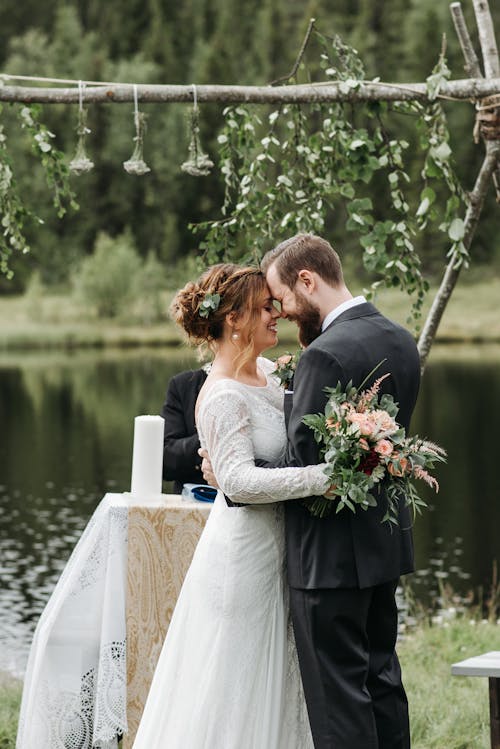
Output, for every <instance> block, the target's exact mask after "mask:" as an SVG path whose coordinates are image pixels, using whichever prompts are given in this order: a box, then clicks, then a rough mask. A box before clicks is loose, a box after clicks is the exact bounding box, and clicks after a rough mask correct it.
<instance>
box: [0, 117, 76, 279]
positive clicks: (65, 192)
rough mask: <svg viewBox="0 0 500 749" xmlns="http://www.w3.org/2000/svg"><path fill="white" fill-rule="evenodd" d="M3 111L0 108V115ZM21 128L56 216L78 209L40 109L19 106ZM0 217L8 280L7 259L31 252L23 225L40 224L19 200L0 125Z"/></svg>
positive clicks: (0, 256)
mask: <svg viewBox="0 0 500 749" xmlns="http://www.w3.org/2000/svg"><path fill="white" fill-rule="evenodd" d="M1 111H2V108H1V106H0V113H1ZM18 111H19V117H20V120H21V127H22V128H23V129H24V130H26V131H27V132H28V133H29V135H30V137H31V140H32V149H33V151H34V153H35V154H36V156H37V157H38V158H39V160H40V163H41V164H42V167H43V169H44V171H45V177H46V180H47V184H48V185H49V187H50V188H51V190H52V192H53V203H54V206H55V208H56V210H57V215H58V216H59V217H62V216H63V215H64V214H65V213H66V210H67V205H68V204H69V206H70V207H71V208H73V209H77V208H78V204H77V203H76V201H75V195H74V193H73V191H72V190H71V188H70V186H69V170H68V167H67V165H66V162H65V156H64V154H63V153H62V152H61V151H59V150H57V149H56V148H54V146H53V144H52V142H51V141H52V140H53V138H54V137H55V136H54V134H53V133H51V132H50V130H49V129H48V128H47V127H46V125H44V124H43V123H42V122H40V119H39V117H40V112H41V108H40V107H39V106H36V105H33V106H30V107H27V106H22V107H20V108H19V109H18ZM0 215H1V226H2V232H1V234H0V272H1V273H3V274H4V275H6V277H7V278H12V275H13V272H12V269H11V267H10V259H11V256H12V253H13V252H14V251H16V252H21V253H23V254H25V253H27V252H29V251H30V247H29V245H28V243H27V240H26V237H25V235H24V230H23V229H24V224H25V222H26V221H27V220H30V221H35V222H38V223H43V221H42V219H40V218H38V216H36V215H35V214H34V213H33V212H32V211H31V210H30V209H29V208H27V207H26V205H25V204H24V202H23V201H22V199H21V197H20V195H19V192H18V189H17V184H16V180H15V176H14V173H13V169H12V163H11V160H10V157H9V154H8V151H7V136H6V134H5V129H4V127H3V125H2V124H1V123H0Z"/></svg>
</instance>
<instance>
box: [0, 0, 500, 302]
mask: <svg viewBox="0 0 500 749" xmlns="http://www.w3.org/2000/svg"><path fill="white" fill-rule="evenodd" d="M463 6H464V8H463V9H464V14H465V16H466V19H467V21H468V25H469V28H470V29H471V30H473V31H474V32H475V21H474V17H473V11H472V4H471V3H464V4H463ZM491 12H492V15H493V21H494V24H495V27H496V28H497V29H498V28H500V7H499V6H498V4H496V3H493V4H492V7H491ZM311 17H314V18H316V22H317V23H316V25H317V28H318V30H319V31H321V32H322V33H323V34H326V35H333V34H339V35H340V36H341V37H342V38H343V39H344V41H346V42H348V43H349V44H351V45H353V46H354V47H355V48H356V49H357V50H358V51H359V54H360V57H361V59H362V60H363V62H364V64H365V68H366V77H367V79H371V78H374V77H375V76H378V77H379V78H380V79H381V80H383V81H391V82H409V81H424V80H425V78H426V77H427V76H428V75H429V74H430V73H431V71H432V68H433V66H434V65H435V63H436V61H437V59H438V56H439V52H440V50H441V43H442V34H443V32H444V33H445V34H446V36H447V52H446V54H447V59H448V65H449V67H450V68H451V70H452V77H453V78H463V77H466V75H465V73H464V70H463V57H462V53H461V51H460V48H459V46H458V41H457V39H456V35H455V32H454V30H453V26H452V21H451V16H450V12H449V4H448V2H446V1H445V0H441V2H436V0H410V1H409V0H335V2H331V0H330V1H327V0H311V1H310V2H303V0H300V1H299V0H183V2H181V3H173V2H161V0H140V2H139V0H127V2H123V0H120V1H119V0H107V2H105V3H102V2H96V0H88V1H86V2H77V1H75V0H73V1H71V0H70V1H69V2H68V1H65V2H62V0H46V2H45V3H43V4H40V3H39V2H37V1H35V0H23V2H19V1H17V2H16V1H15V0H3V2H2V4H1V7H0V71H3V72H6V73H9V74H11V75H14V74H18V75H21V74H24V75H36V76H47V77H55V78H72V79H77V80H78V79H83V80H95V81H99V80H103V81H116V82H127V83H134V82H135V83H177V84H192V83H196V84H204V83H218V84H230V83H233V84H248V85H265V84H267V83H269V82H271V81H273V80H275V79H277V78H279V77H281V76H283V75H286V74H287V73H288V72H289V71H290V69H291V67H292V65H293V63H294V61H295V59H296V57H297V53H298V50H299V49H300V46H301V43H302V40H303V37H304V33H305V30H306V28H307V25H308V22H309V19H310V18H311ZM476 48H477V49H479V45H478V44H477V41H476ZM320 51H321V50H320V49H319V47H318V46H317V45H315V42H314V39H313V40H312V41H311V43H310V45H309V46H308V49H307V53H306V57H305V61H306V66H307V69H304V70H302V71H299V74H298V78H299V81H303V82H305V81H307V80H322V79H324V75H323V74H322V71H321V70H320ZM15 106H18V107H19V106H20V105H13V106H12V105H4V106H3V111H2V114H1V117H2V122H3V123H4V127H5V132H6V134H7V135H8V141H9V153H10V154H11V157H12V161H13V165H14V170H15V176H16V179H17V181H18V185H19V191H20V194H21V195H23V199H24V200H25V202H26V203H27V204H28V206H29V207H30V208H31V209H32V210H33V211H34V212H35V213H36V214H37V215H38V216H40V217H41V218H42V219H43V221H44V223H43V224H37V223H35V222H32V223H31V224H29V223H27V224H26V225H25V227H24V229H25V232H26V236H27V239H28V243H29V244H30V246H31V252H30V253H29V254H28V255H23V256H17V257H15V256H13V257H12V262H11V266H12V269H13V270H14V277H13V279H12V280H7V279H6V278H4V277H0V294H3V295H6V294H11V293H19V292H22V291H23V290H25V288H26V286H27V285H28V284H29V279H30V276H31V275H32V273H33V271H35V270H36V271H38V274H37V275H38V277H39V278H41V280H42V282H43V284H44V285H46V286H48V287H52V288H54V289H57V288H64V287H67V286H68V284H69V282H70V281H71V279H72V277H74V274H75V272H77V269H78V268H79V266H80V263H81V261H82V260H83V259H84V258H85V257H86V256H88V255H89V254H91V253H92V252H93V251H94V250H95V247H96V242H97V244H99V242H100V243H101V245H102V244H103V242H104V243H105V244H106V243H108V244H107V246H108V247H109V243H110V242H111V243H112V240H113V238H114V239H115V240H116V241H118V242H122V243H123V242H124V241H125V242H126V243H127V244H128V245H132V246H133V247H134V248H135V249H136V250H137V252H138V254H139V255H140V256H141V257H142V258H146V257H149V258H150V259H154V260H157V261H158V262H159V263H160V265H161V267H162V268H163V271H164V272H165V277H164V280H165V283H166V284H168V285H172V288H173V287H175V285H176V284H177V283H178V282H179V280H181V279H182V280H183V276H185V275H186V273H187V272H188V269H189V268H192V267H193V263H192V258H193V257H194V256H196V255H197V254H198V253H197V246H198V243H199V241H200V238H199V237H198V236H195V235H193V233H192V232H191V231H190V229H189V228H188V225H189V224H190V223H192V222H194V223H197V222H200V221H206V220H210V219H217V218H219V217H220V206H221V204H222V201H223V190H224V184H223V179H222V175H221V174H220V172H219V170H218V168H217V135H218V133H219V131H220V128H221V127H222V124H223V117H222V110H223V108H224V107H223V105H218V104H202V105H201V107H200V119H201V121H200V126H201V140H202V143H203V147H204V149H205V150H206V151H208V153H209V154H210V156H211V158H212V160H213V161H214V162H215V163H216V168H215V169H213V170H212V172H211V174H210V175H208V176H203V177H198V178H196V177H192V176H190V175H188V174H185V173H184V172H182V171H181V169H180V164H181V163H182V162H183V161H184V160H185V159H186V158H187V153H188V144H189V129H188V117H189V114H190V110H191V107H190V105H185V104H155V105H141V110H142V111H144V112H146V113H147V117H148V119H147V125H148V127H147V132H146V136H145V144H144V157H145V160H146V162H147V163H148V165H150V166H151V172H150V173H149V174H147V175H145V176H142V177H137V176H133V175H128V174H126V173H125V171H124V169H123V162H124V161H125V160H126V159H127V158H129V156H130V153H131V151H132V149H133V142H132V138H133V135H134V129H133V109H132V107H131V105H130V104H112V105H97V104H94V105H88V122H87V124H88V127H89V128H90V130H91V133H90V134H89V136H88V137H87V150H88V155H89V157H90V158H91V159H92V161H93V162H94V164H95V168H94V169H93V170H92V171H91V172H89V173H88V174H85V175H82V176H78V177H77V176H72V178H71V180H72V185H73V188H74V190H75V192H76V197H77V201H78V203H79V205H80V210H78V211H73V210H70V211H69V212H68V213H67V214H66V215H65V216H64V217H63V218H58V217H57V215H56V212H55V210H54V208H53V206H52V202H51V195H50V192H49V190H48V188H47V186H46V182H45V176H44V174H43V171H42V169H41V167H40V165H39V163H38V161H37V159H36V157H35V156H34V154H33V153H32V151H31V144H30V142H29V138H28V136H27V134H26V133H25V132H24V131H23V130H22V129H21V127H20V124H19V118H18V116H17V114H16V113H15V111H14V109H15ZM259 106H261V105H259ZM305 106H307V105H305ZM346 106H350V105H346ZM263 109H265V108H264V107H263ZM445 109H446V114H447V116H448V121H449V127H450V132H451V145H452V149H453V152H454V157H455V168H456V171H457V173H458V175H459V177H460V179H461V182H462V184H463V186H464V187H465V189H471V188H472V185H473V182H474V179H475V175H476V174H477V171H478V168H479V165H480V163H481V159H482V157H483V151H484V148H483V146H482V145H476V144H474V141H473V136H472V131H473V126H474V107H473V106H471V105H470V103H467V102H446V103H445ZM267 111H270V109H269V107H268V108H267ZM353 117H354V118H356V117H358V119H359V118H361V117H363V115H362V114H361V115H358V114H357V113H356V111H355V110H354V109H353ZM41 119H42V121H43V122H45V123H46V124H47V126H48V127H49V129H50V130H51V131H52V132H53V133H55V135H56V139H55V145H56V147H57V148H59V149H61V150H62V151H64V153H65V154H66V155H67V158H68V161H69V160H70V159H71V157H72V155H73V154H74V151H75V147H76V140H77V135H76V124H77V107H75V106H74V105H73V106H71V105H62V104H61V105H45V106H43V109H42V115H41ZM357 124H358V125H359V126H362V124H363V123H362V122H361V121H360V122H357ZM391 131H392V132H394V134H395V135H398V136H401V137H405V138H406V139H407V140H408V141H409V142H410V148H409V149H408V151H409V156H408V157H407V158H408V161H409V173H410V176H411V177H412V181H411V184H410V186H409V187H408V194H409V195H410V197H411V196H412V193H413V196H414V199H415V201H416V204H417V205H418V194H419V192H420V190H421V188H422V184H421V180H420V178H419V169H420V168H421V167H418V165H417V159H416V158H415V166H414V168H413V169H412V152H415V154H416V151H417V139H418V135H417V133H416V131H415V125H414V122H413V120H412V118H408V117H405V116H404V115H396V114H395V115H394V117H393V118H392V120H391ZM376 193H377V189H376V180H375V182H374V185H373V197H374V204H375V205H374V212H375V215H377V213H378V214H379V215H378V217H379V218H381V219H383V214H384V205H383V201H380V202H379V204H378V205H377V200H376ZM346 218H347V216H343V215H342V214H341V212H337V213H336V214H333V215H330V216H328V217H327V224H326V229H325V234H326V236H327V237H328V238H329V239H330V240H331V241H332V243H333V244H334V246H335V247H337V248H338V249H339V250H340V252H341V254H342V256H343V258H344V261H345V263H346V264H347V266H348V268H349V271H350V272H354V273H356V274H358V276H363V274H365V272H364V271H363V270H362V263H361V252H362V249H361V246H360V244H359V239H357V238H356V236H355V235H353V234H352V232H348V231H347V230H346V228H345V221H346ZM499 228H500V227H499V211H498V206H497V205H496V204H495V194H494V190H493V189H492V190H491V191H490V194H489V197H488V199H487V202H486V205H485V208H484V212H483V216H482V219H481V222H480V226H479V229H478V231H477V234H476V237H475V239H474V242H473V252H472V255H473V258H474V268H475V270H474V272H473V273H472V274H471V273H470V272H469V278H471V277H472V278H475V279H477V277H478V274H479V276H481V274H484V275H487V274H488V273H490V269H491V266H492V265H498V261H499V260H500V243H499V241H498V236H499ZM282 231H285V234H289V233H290V232H289V230H288V231H287V230H286V229H285V230H281V229H280V227H279V225H277V232H276V241H279V240H280V239H282V238H284V237H283V236H281V234H280V232H282ZM103 233H104V234H105V235H107V237H106V238H103V236H104V235H103ZM108 238H111V239H108ZM124 238H125V239H124ZM415 245H416V249H417V250H418V252H419V254H420V256H421V258H422V262H423V268H424V272H426V273H427V274H428V275H429V277H430V278H431V279H432V277H433V275H435V274H438V272H439V271H440V270H441V269H442V267H443V265H444V258H445V254H446V250H447V237H446V235H445V234H443V233H439V232H437V231H436V230H435V229H428V230H425V229H424V230H423V232H422V233H421V234H420V236H419V237H418V238H417V239H416V242H415ZM157 267H158V268H159V266H157ZM166 269H168V273H167V272H166ZM365 275H366V274H365ZM462 281H465V282H466V281H467V275H466V274H464V277H463V279H462Z"/></svg>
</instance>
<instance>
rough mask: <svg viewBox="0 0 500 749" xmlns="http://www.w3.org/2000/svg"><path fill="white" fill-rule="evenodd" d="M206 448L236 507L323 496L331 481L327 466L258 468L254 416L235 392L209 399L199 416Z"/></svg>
mask: <svg viewBox="0 0 500 749" xmlns="http://www.w3.org/2000/svg"><path fill="white" fill-rule="evenodd" d="M198 421H199V423H198V427H199V432H200V438H201V443H202V445H203V447H205V448H206V449H207V451H208V454H209V455H210V460H211V462H212V467H213V470H214V474H215V476H216V477H217V481H218V483H219V487H220V488H221V490H222V491H223V492H224V494H227V496H228V497H229V498H230V499H232V500H233V501H235V502H243V503H246V504H265V503H268V502H279V501H283V500H286V499H299V498H301V497H309V496H313V495H321V494H323V493H324V492H325V491H326V489H327V488H328V486H329V481H328V479H327V477H326V476H325V474H324V473H323V469H324V466H325V464H319V465H312V466H305V467H303V468H260V467H257V466H256V465H255V460H254V449H253V443H252V437H251V425H250V411H249V406H248V403H247V401H246V400H245V397H244V395H243V394H241V393H239V392H237V391H234V390H224V392H221V391H219V392H218V393H216V394H210V395H209V396H207V399H206V400H205V402H204V403H203V404H202V407H201V409H200V413H199V415H198Z"/></svg>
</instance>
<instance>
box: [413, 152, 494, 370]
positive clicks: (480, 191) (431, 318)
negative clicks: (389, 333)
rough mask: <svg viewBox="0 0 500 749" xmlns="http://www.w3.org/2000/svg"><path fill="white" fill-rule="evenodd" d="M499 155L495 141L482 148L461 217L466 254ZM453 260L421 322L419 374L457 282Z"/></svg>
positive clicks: (453, 259) (451, 259) (458, 272)
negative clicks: (471, 188) (479, 167)
mask: <svg viewBox="0 0 500 749" xmlns="http://www.w3.org/2000/svg"><path fill="white" fill-rule="evenodd" d="M499 155H500V143H499V142H497V141H490V142H489V143H487V144H486V156H485V158H484V161H483V163H482V165H481V169H480V171H479V174H478V176H477V179H476V184H475V185H474V189H473V191H472V193H471V194H470V203H469V207H468V208H467V213H466V214H465V236H464V239H463V243H464V245H465V247H466V249H467V250H469V248H470V246H471V243H472V238H473V236H474V233H475V231H476V227H477V223H478V221H479V217H480V215H481V211H482V208H483V204H484V199H485V197H486V193H487V191H488V182H489V180H490V179H491V177H492V175H493V172H494V171H495V168H496V165H497V160H498V157H499ZM456 261H457V258H456V257H455V256H453V257H451V258H450V261H449V263H448V265H447V266H446V270H445V273H444V276H443V279H442V281H441V285H440V287H439V290H438V292H437V294H436V296H435V297H434V300H433V302H432V305H431V308H430V310H429V314H428V315H427V319H426V321H425V324H424V327H423V329H422V333H421V335H420V338H419V341H418V351H419V354H420V365H421V368H422V372H423V370H424V368H425V364H426V361H427V356H428V354H429V351H430V348H431V346H432V342H433V340H434V337H435V335H436V331H437V329H438V326H439V323H440V322H441V318H442V316H443V313H444V310H445V309H446V306H447V304H448V301H449V299H450V297H451V294H452V292H453V289H454V288H455V285H456V283H457V281H458V277H459V275H460V271H461V269H462V266H461V265H458V267H457V265H456Z"/></svg>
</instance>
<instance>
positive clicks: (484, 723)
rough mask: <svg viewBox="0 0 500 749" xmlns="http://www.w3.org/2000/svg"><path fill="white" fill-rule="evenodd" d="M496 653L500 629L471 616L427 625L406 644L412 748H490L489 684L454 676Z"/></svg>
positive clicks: (403, 650)
mask: <svg viewBox="0 0 500 749" xmlns="http://www.w3.org/2000/svg"><path fill="white" fill-rule="evenodd" d="M490 650H500V626H498V624H493V623H487V622H476V621H475V620H474V619H469V618H468V617H465V618H463V619H459V620H456V621H451V622H449V623H448V625H447V626H434V627H430V626H424V625H422V626H421V627H420V628H419V629H417V631H416V632H415V633H414V634H412V635H411V636H409V637H408V638H407V639H405V640H404V641H403V642H402V643H401V644H400V646H399V648H398V652H399V657H400V661H401V667H402V671H403V681H404V684H405V687H406V691H407V694H408V701H409V704H410V724H411V734H412V749H488V747H489V746H490V741H489V735H490V729H489V707H488V706H489V702H488V699H489V698H488V680H487V679H486V678H481V677H468V676H451V675H450V666H451V664H452V663H456V662H457V661H462V660H464V659H465V658H469V657H471V656H473V655H479V654H481V653H485V652H488V651H490Z"/></svg>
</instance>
